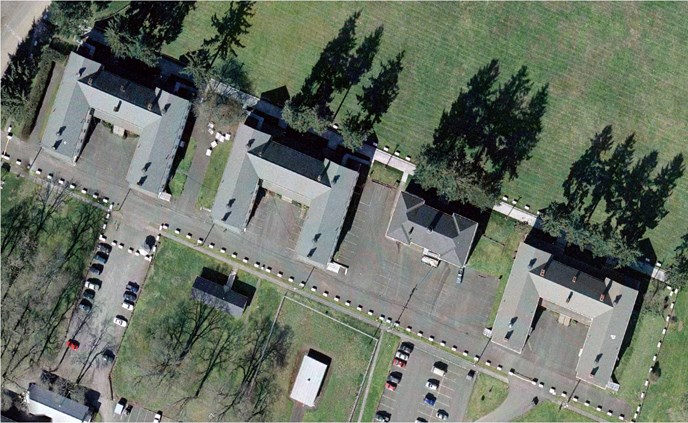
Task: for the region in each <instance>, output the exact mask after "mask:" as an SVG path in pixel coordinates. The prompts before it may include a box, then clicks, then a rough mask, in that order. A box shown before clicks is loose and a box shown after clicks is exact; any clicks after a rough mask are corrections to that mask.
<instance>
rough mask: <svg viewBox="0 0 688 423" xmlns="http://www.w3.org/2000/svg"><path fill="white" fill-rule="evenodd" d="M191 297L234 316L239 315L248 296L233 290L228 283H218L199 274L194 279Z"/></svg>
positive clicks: (244, 307)
mask: <svg viewBox="0 0 688 423" xmlns="http://www.w3.org/2000/svg"><path fill="white" fill-rule="evenodd" d="M191 297H192V298H193V299H194V300H197V301H201V302H202V303H204V304H206V305H209V306H211V307H214V308H216V309H218V310H220V311H222V312H225V313H228V314H230V315H232V316H234V317H241V315H242V314H243V313H244V309H246V304H248V298H247V297H246V296H245V295H242V294H239V293H238V292H236V291H234V290H233V289H232V286H231V285H230V284H229V283H228V284H227V285H220V284H219V283H216V282H213V281H210V280H208V279H205V278H203V277H201V276H198V277H197V278H196V280H195V281H194V284H193V288H192V289H191Z"/></svg>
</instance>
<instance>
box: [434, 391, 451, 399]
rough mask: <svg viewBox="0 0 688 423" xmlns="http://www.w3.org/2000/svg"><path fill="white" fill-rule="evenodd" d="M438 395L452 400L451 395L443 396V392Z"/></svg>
mask: <svg viewBox="0 0 688 423" xmlns="http://www.w3.org/2000/svg"><path fill="white" fill-rule="evenodd" d="M437 395H441V396H443V397H447V398H449V399H451V395H447V394H443V393H441V392H438V393H437Z"/></svg>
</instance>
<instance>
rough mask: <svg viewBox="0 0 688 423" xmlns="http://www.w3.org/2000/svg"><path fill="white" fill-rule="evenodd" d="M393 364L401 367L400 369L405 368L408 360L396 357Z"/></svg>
mask: <svg viewBox="0 0 688 423" xmlns="http://www.w3.org/2000/svg"><path fill="white" fill-rule="evenodd" d="M392 364H393V365H395V366H397V367H398V368H400V369H403V368H404V367H406V362H405V361H404V360H400V359H398V358H395V359H394V360H393V361H392Z"/></svg>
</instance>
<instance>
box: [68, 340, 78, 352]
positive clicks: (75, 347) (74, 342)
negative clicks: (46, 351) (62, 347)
mask: <svg viewBox="0 0 688 423" xmlns="http://www.w3.org/2000/svg"><path fill="white" fill-rule="evenodd" d="M67 347H68V348H69V349H72V350H74V351H76V350H78V349H79V341H77V340H76V339H70V340H69V341H67Z"/></svg>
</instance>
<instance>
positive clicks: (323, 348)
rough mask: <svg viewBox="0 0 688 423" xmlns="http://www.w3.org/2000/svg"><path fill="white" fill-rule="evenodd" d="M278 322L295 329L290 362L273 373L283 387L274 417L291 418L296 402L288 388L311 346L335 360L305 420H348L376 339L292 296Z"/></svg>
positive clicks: (279, 419) (286, 302)
mask: <svg viewBox="0 0 688 423" xmlns="http://www.w3.org/2000/svg"><path fill="white" fill-rule="evenodd" d="M330 314H333V313H330ZM334 317H338V316H336V314H335V315H334ZM277 322H278V323H281V324H283V325H285V326H291V327H293V328H294V329H295V331H294V339H293V343H292V348H291V349H290V351H289V353H288V354H287V357H286V362H287V363H288V364H287V366H285V367H284V368H281V369H275V370H274V373H273V374H274V377H275V378H276V379H277V380H278V381H279V385H280V390H281V391H282V395H280V396H279V397H278V399H277V400H276V401H275V404H274V414H273V418H274V419H275V420H277V421H289V418H290V416H291V412H292V408H293V404H294V403H293V402H292V401H291V400H290V399H289V392H290V390H291V386H292V383H293V381H294V379H295V378H296V374H297V373H298V366H299V363H300V361H301V357H302V356H303V354H305V353H307V352H308V350H309V349H310V348H312V349H315V350H317V351H319V352H321V353H324V354H325V355H327V356H329V357H330V358H332V363H331V365H330V368H329V369H328V371H327V376H326V379H325V382H324V385H323V388H322V392H321V394H320V396H319V397H318V399H317V400H316V407H315V408H314V409H311V410H307V411H306V413H305V415H304V418H303V421H348V420H349V415H350V413H351V411H352V409H353V406H354V402H355V401H356V395H357V394H358V390H359V388H360V387H361V383H362V382H363V379H364V377H365V374H366V370H367V368H368V362H369V360H370V357H371V355H372V353H373V349H374V347H375V341H374V340H373V339H372V338H370V337H368V336H366V335H363V334H361V333H358V332H356V331H354V330H353V329H350V328H348V327H346V326H344V325H342V324H341V323H338V322H336V321H334V320H332V319H330V318H328V317H326V316H323V315H321V314H319V313H316V312H314V311H312V310H309V309H308V308H305V307H304V306H302V305H300V304H297V303H295V302H293V301H291V300H285V301H284V303H283V305H282V309H281V311H280V314H279V317H278V319H277Z"/></svg>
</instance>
